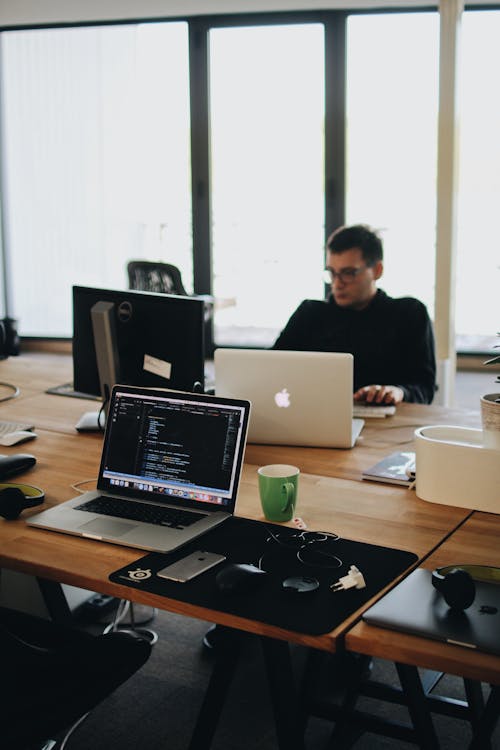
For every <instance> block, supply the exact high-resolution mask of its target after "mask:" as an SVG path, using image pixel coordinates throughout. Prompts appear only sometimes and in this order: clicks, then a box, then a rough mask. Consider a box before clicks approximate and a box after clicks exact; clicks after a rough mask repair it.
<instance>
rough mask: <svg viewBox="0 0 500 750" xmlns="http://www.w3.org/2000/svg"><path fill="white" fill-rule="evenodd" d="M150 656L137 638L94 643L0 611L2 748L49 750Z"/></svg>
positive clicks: (107, 637) (119, 636)
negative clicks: (58, 737)
mask: <svg viewBox="0 0 500 750" xmlns="http://www.w3.org/2000/svg"><path fill="white" fill-rule="evenodd" d="M150 653H151V646H150V644H149V643H148V641H147V640H144V639H143V638H140V637H137V636H136V635H131V634H126V633H110V634H108V635H99V636H94V635H91V634H89V633H86V632H83V631H78V630H76V629H74V628H71V627H65V626H62V625H58V624H56V623H54V622H52V621H50V620H43V619H40V618H38V617H35V616H33V615H28V614H25V613H24V612H18V611H15V610H11V609H6V608H3V607H0V664H1V676H2V683H3V684H2V700H1V701H0V737H1V740H2V742H1V744H2V747H5V748H9V750H35V749H38V748H40V747H41V746H42V744H43V743H45V744H44V747H49V746H50V747H54V744H53V743H52V742H49V740H51V739H52V738H54V737H56V736H57V735H59V734H60V733H62V732H64V731H66V730H67V729H68V727H71V725H75V722H76V724H77V725H78V724H79V723H81V720H82V719H83V718H84V717H85V715H86V714H87V713H88V712H89V711H90V710H91V709H92V708H94V707H95V706H97V704H98V703H100V702H101V701H102V700H103V699H104V698H106V697H107V696H108V695H110V694H111V693H112V692H113V691H114V690H115V689H116V688H117V687H118V686H119V685H121V684H122V683H124V682H125V681H126V680H128V678H129V677H131V676H132V675H133V674H134V673H135V672H136V671H137V670H138V669H139V668H140V667H142V665H143V664H144V663H145V662H146V661H147V659H148V658H149V655H150ZM63 745H64V743H63ZM63 745H61V747H62V746H63Z"/></svg>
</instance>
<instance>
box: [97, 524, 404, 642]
mask: <svg viewBox="0 0 500 750" xmlns="http://www.w3.org/2000/svg"><path fill="white" fill-rule="evenodd" d="M300 535H302V536H300ZM311 539H316V540H317V541H314V542H313V543H311ZM321 539H322V536H321V534H319V533H316V532H312V531H305V532H301V531H298V530H296V529H293V528H290V527H289V526H280V525H278V524H272V523H264V522H262V521H253V520H250V519H246V518H239V517H231V518H229V519H228V520H227V521H225V522H224V523H223V524H221V525H220V526H217V527H216V528H215V529H212V530H211V531H209V532H207V533H206V534H204V535H203V536H202V537H198V538H197V539H195V540H194V541H192V542H190V543H189V544H186V545H184V546H183V547H182V548H180V549H178V550H175V551H174V552H170V553H168V554H160V553H157V552H152V553H150V554H148V555H145V556H143V557H141V558H139V559H138V560H136V561H135V562H133V563H131V564H130V565H126V566H125V567H123V568H120V570H117V571H115V572H114V573H111V575H110V576H109V579H110V580H111V581H113V582H114V583H120V584H122V585H124V586H131V587H132V588H135V589H142V590H144V591H148V592H150V593H153V594H158V595H160V596H166V597H169V598H171V599H177V600H179V601H183V602H187V603H190V604H195V605H198V606H201V607H207V608H209V609H217V610H220V611H222V612H227V613H230V614H233V615H238V616H240V617H246V618H248V619H251V620H258V621H260V622H263V623H266V624H268V625H275V626H277V627H281V628H286V629H287V630H293V631H296V632H299V633H307V634H309V635H320V634H322V633H329V632H330V631H331V630H333V629H334V628H335V627H336V626H337V625H339V624H340V623H342V622H343V621H344V620H345V619H346V618H347V617H349V616H350V615H351V614H352V613H353V612H355V611H356V610H357V609H358V608H359V607H361V606H362V605H363V604H364V603H365V602H367V601H368V600H369V599H371V597H372V596H374V595H375V594H376V593H377V592H379V591H380V590H381V589H383V588H384V587H385V586H387V584H389V583H390V582H391V581H393V580H394V579H395V578H396V577H397V576H398V575H400V574H401V573H403V572H404V571H405V570H406V569H407V568H408V567H410V566H411V565H412V564H413V563H414V562H415V561H416V560H417V559H418V558H417V555H415V554H413V553H412V552H405V551H403V550H398V549H392V548H390V547H380V546H376V545H372V544H364V543H363V542H354V541H351V540H349V539H342V538H339V539H334V538H328V539H327V540H326V541H320V540H321ZM197 550H203V551H206V552H217V553H219V554H222V555H225V556H226V558H227V559H226V561H225V562H222V563H220V564H219V565H217V566H216V567H214V568H212V569H210V570H207V571H205V572H204V573H202V574H201V575H199V576H197V577H196V578H193V579H192V580H191V581H187V582H186V583H177V582H175V581H169V580H166V579H164V578H159V577H158V576H157V572H158V571H159V570H161V569H162V568H164V567H165V566H166V565H169V564H170V563H173V562H175V561H176V560H180V559H181V558H183V557H186V556H187V555H188V554H190V553H191V552H195V551H197ZM228 563H251V564H253V565H257V566H260V567H261V568H262V569H263V570H265V571H266V572H267V573H268V575H267V576H262V578H263V581H262V583H261V584H259V585H258V586H257V588H255V589H254V590H250V591H248V590H245V591H240V592H237V593H232V594H227V593H222V592H221V591H219V590H218V588H217V583H216V576H217V573H218V572H219V571H221V570H222V569H223V567H224V566H226V565H227V564H228ZM351 565H356V567H357V568H359V570H360V571H361V572H362V573H363V576H364V578H365V582H366V588H364V589H355V588H352V589H349V590H347V591H337V592H334V591H331V589H330V585H331V584H332V583H335V582H336V581H337V580H338V579H339V577H340V576H345V575H346V574H347V573H348V571H349V568H350V566H351ZM293 576H306V577H308V578H311V577H312V578H316V579H317V580H318V582H319V587H318V588H317V589H316V590H314V591H308V592H305V593H297V592H295V591H290V590H285V589H284V588H283V586H282V583H283V581H284V580H285V579H287V578H290V577H293Z"/></svg>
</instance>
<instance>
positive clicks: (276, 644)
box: [260, 636, 304, 750]
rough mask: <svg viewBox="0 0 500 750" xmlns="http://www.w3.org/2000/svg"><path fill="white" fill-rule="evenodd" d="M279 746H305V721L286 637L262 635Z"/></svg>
mask: <svg viewBox="0 0 500 750" xmlns="http://www.w3.org/2000/svg"><path fill="white" fill-rule="evenodd" d="M260 640H261V643H262V650H263V653H264V660H265V663H266V668H267V678H268V681H269V690H270V693H271V701H272V704H273V711H274V721H275V725H276V734H277V738H278V747H279V748H280V750H304V721H303V718H302V715H301V712H300V709H299V702H298V697H297V691H296V687H295V677H294V674H293V671H292V664H291V660H290V649H289V646H288V643H286V642H285V641H277V640H274V639H272V638H266V637H264V636H261V639H260Z"/></svg>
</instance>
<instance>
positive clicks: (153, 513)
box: [27, 385, 250, 552]
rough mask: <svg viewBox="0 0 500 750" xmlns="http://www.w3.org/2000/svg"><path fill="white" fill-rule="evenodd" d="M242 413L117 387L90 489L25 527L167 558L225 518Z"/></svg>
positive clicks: (227, 404)
mask: <svg viewBox="0 0 500 750" xmlns="http://www.w3.org/2000/svg"><path fill="white" fill-rule="evenodd" d="M249 413H250V404H249V402H248V401H246V400H241V399H230V398H220V397H216V396H208V395H205V394H199V393H196V394H194V393H185V392H179V391H168V390H163V389H153V388H139V387H135V386H122V385H116V386H115V387H114V388H113V392H112V397H111V403H110V407H109V412H108V419H107V420H106V432H105V435H104V444H103V450H102V457H101V465H100V468H99V477H98V481H97V490H93V491H91V492H85V493H84V494H82V495H80V496H78V497H75V498H73V499H71V500H68V501H67V502H65V503H61V504H60V505H57V506H55V507H53V508H51V509H49V510H46V511H42V512H41V513H37V514H36V515H33V516H30V517H29V518H28V519H27V523H28V524H29V525H30V526H36V527H41V528H44V529H49V530H52V531H60V532H63V533H66V534H74V535H77V536H83V537H88V538H90V539H98V540H103V541H107V542H114V543H116V544H122V545H125V546H130V547H138V548H139V549H146V550H152V551H157V552H167V551H170V550H173V549H176V548H177V547H180V546H181V545H183V544H186V543H187V542H189V541H191V540H192V539H194V538H195V537H197V536H200V535H201V534H203V533H204V532H205V531H208V530H209V529H210V528H213V527H214V526H216V525H218V524H219V523H222V522H223V521H224V520H226V519H227V518H230V517H231V516H232V515H233V513H234V508H235V504H236V497H237V492H238V485H239V479H240V473H241V468H242V464H243V456H244V451H245V443H246V434H247V426H248V418H249Z"/></svg>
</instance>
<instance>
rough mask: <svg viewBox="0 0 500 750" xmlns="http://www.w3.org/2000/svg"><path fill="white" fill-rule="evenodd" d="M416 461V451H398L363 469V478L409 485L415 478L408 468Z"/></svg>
mask: <svg viewBox="0 0 500 750" xmlns="http://www.w3.org/2000/svg"><path fill="white" fill-rule="evenodd" d="M414 463H415V452H414V451H397V452H396V453H391V454H390V455H389V456H386V457H385V458H383V459H382V460H381V461H379V462H378V463H376V464H374V465H373V466H370V468H369V469H366V470H365V471H363V479H369V480H370V481H372V482H387V483H388V484H401V485H403V486H405V487H409V486H410V485H411V484H412V483H413V481H414V479H413V478H412V477H411V476H410V475H409V473H407V468H408V466H409V465H411V464H414Z"/></svg>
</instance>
